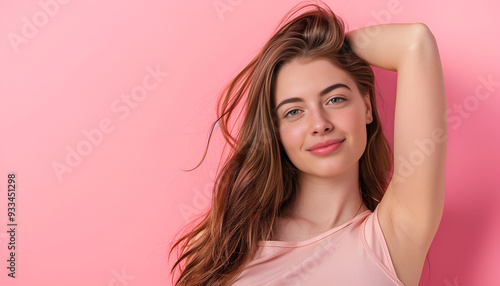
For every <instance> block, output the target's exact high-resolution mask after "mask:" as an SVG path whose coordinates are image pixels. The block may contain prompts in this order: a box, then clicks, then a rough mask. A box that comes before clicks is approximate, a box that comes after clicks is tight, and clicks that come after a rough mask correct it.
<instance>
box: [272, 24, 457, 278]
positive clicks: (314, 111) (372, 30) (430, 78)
mask: <svg viewBox="0 0 500 286" xmlns="http://www.w3.org/2000/svg"><path fill="white" fill-rule="evenodd" d="M347 38H348V41H349V42H350V44H351V46H352V48H353V50H354V52H355V53H356V54H357V55H359V56H360V57H362V58H363V59H365V60H366V61H367V62H368V63H369V64H371V65H373V66H377V67H380V68H383V69H387V70H392V71H397V73H398V79H397V99H396V112H395V126H394V127H395V128H394V170H395V172H394V176H393V179H392V180H391V182H390V184H389V186H388V188H387V191H386V194H385V196H384V198H383V199H382V201H381V202H380V205H379V212H378V219H379V221H380V225H381V228H382V231H383V233H384V236H385V239H386V242H387V245H388V248H389V252H390V254H391V258H392V261H393V264H394V268H395V270H396V273H397V275H398V277H399V279H400V280H401V281H402V282H403V284H404V285H418V282H419V280H420V275H421V273H422V268H423V264H424V260H425V256H426V254H427V252H428V250H429V247H430V245H431V243H432V240H433V239H434V236H435V234H436V232H437V229H438V227H439V223H440V221H441V217H442V213H443V207H444V188H445V163H446V141H447V140H446V135H447V131H446V129H447V122H446V119H445V118H444V117H443V115H444V114H445V113H446V96H445V90H444V82H443V75H442V68H441V62H440V58H439V52H438V48H437V44H436V41H435V39H434V36H433V34H432V33H431V31H430V30H429V29H428V27H427V26H425V25H424V24H420V23H416V24H388V25H379V26H374V27H367V28H363V29H359V30H355V31H352V32H350V33H349V34H348V35H347ZM318 69H319V70H322V73H320V74H324V73H328V74H329V75H330V77H323V78H321V75H320V74H317V76H316V77H314V78H312V77H311V78H308V74H310V73H314V71H315V70H316V71H317V70H318ZM304 70H305V71H306V72H304V73H302V74H301V73H300V71H304ZM318 76H320V79H319V80H317V78H318ZM335 80H337V81H339V82H341V83H344V84H346V85H347V86H349V87H351V88H350V89H346V88H338V89H336V90H335V91H333V92H331V93H328V94H326V95H324V96H322V97H319V96H318V92H319V91H320V90H321V89H322V88H323V87H325V86H327V85H328V84H329V83H330V82H332V81H335ZM301 82H302V83H304V84H303V85H302V86H306V87H307V88H306V89H302V90H299V91H298V94H294V93H293V92H297V89H296V88H294V84H295V87H297V86H300V85H297V84H300V83H301ZM280 83H281V85H280ZM305 83H307V84H305ZM291 97H300V98H302V101H296V102H290V103H287V104H283V105H282V106H281V107H280V108H279V109H278V110H277V114H278V116H279V119H278V125H279V128H280V139H281V141H282V144H283V146H284V148H285V150H286V151H287V154H289V157H290V159H291V160H292V162H293V163H294V164H295V165H296V166H297V168H298V169H299V170H301V173H300V175H299V178H300V179H299V181H300V185H299V192H298V197H297V201H296V204H295V205H294V206H293V208H292V209H291V210H290V212H289V214H288V218H287V219H284V220H283V221H281V222H279V224H278V229H279V231H278V234H279V235H278V239H279V240H286V241H300V240H305V239H308V238H311V237H313V236H315V235H318V234H320V233H323V232H325V231H327V230H328V229H331V228H332V227H335V226H338V225H341V224H343V223H345V222H347V221H349V220H350V219H352V217H354V216H356V215H358V214H360V213H362V212H363V211H365V210H366V207H365V206H364V205H362V206H361V208H360V202H361V196H360V193H359V186H358V185H357V180H358V173H357V170H358V169H357V168H358V161H357V160H359V157H358V156H360V155H361V154H362V152H361V153H360V150H362V149H360V148H361V147H362V146H361V144H360V142H362V140H363V138H362V135H361V134H362V133H361V132H360V130H361V131H363V124H368V123H369V122H370V120H371V118H370V116H371V106H369V103H368V104H367V102H366V100H365V97H364V95H362V94H360V93H359V91H358V90H357V89H356V88H353V87H352V79H349V77H345V76H344V75H343V74H342V73H341V72H339V71H338V70H336V69H335V67H334V66H333V67H331V66H329V65H328V64H327V63H325V62H324V61H323V62H322V61H321V60H319V61H318V60H315V61H309V62H298V61H296V62H292V63H289V64H287V65H285V66H284V67H283V69H282V70H281V71H280V72H279V73H278V77H277V91H276V103H275V104H278V103H280V102H281V101H283V100H284V99H287V98H291ZM335 97H345V98H346V101H343V100H336V99H334V98H335ZM287 112H290V113H287ZM287 114H288V115H287ZM353 121H354V123H353ZM332 138H335V139H345V141H343V142H342V143H341V147H339V148H338V150H336V151H334V152H332V153H331V154H328V155H326V156H318V155H315V154H311V152H310V151H308V149H310V147H311V146H312V145H314V144H316V143H318V142H322V141H324V140H327V139H332ZM424 143H425V144H427V145H426V146H427V147H428V150H429V152H426V153H423V152H421V151H420V150H419V146H421V145H422V144H424ZM364 144H366V143H364ZM419 151H420V152H421V154H424V156H420V157H418V158H417V157H416V156H417V155H416V154H417V153H418V152H419ZM290 154H291V156H290ZM419 154H420V153H419ZM327 157H328V158H330V159H329V160H325V158H327ZM412 158H413V159H412ZM415 158H417V159H419V160H418V161H417V160H416V159H415ZM402 159H405V160H402ZM405 161H406V162H408V161H411V162H418V164H417V163H414V164H413V165H412V167H413V168H412V171H411V172H408V171H404V170H407V169H404V168H403V167H404V166H402V164H404V162H405Z"/></svg>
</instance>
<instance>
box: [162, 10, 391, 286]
mask: <svg viewBox="0 0 500 286" xmlns="http://www.w3.org/2000/svg"><path fill="white" fill-rule="evenodd" d="M344 29H345V27H344V23H343V21H342V20H341V19H340V18H338V17H337V16H336V15H335V14H334V13H333V12H332V10H331V9H330V8H329V7H328V6H326V5H324V4H323V3H321V4H316V3H312V4H311V3H306V4H299V5H297V6H296V7H294V8H293V9H292V10H291V11H290V12H289V13H288V14H287V15H286V16H285V17H284V18H283V20H282V22H281V23H280V25H279V26H278V28H277V30H276V31H275V32H274V34H273V35H272V37H271V38H270V39H269V40H268V41H267V43H266V44H265V45H264V47H263V48H262V49H261V50H260V52H259V53H258V54H257V55H256V56H255V57H254V58H253V59H252V60H251V61H250V63H249V64H248V65H247V66H246V67H245V68H244V69H243V70H242V71H241V72H240V73H239V74H238V75H237V76H236V77H235V78H234V79H233V80H232V81H231V82H230V83H229V84H228V85H227V86H226V87H225V88H224V90H223V92H222V93H221V95H220V97H219V100H218V105H217V106H218V109H217V117H218V118H217V119H216V121H215V122H214V124H213V125H212V130H211V133H210V135H212V132H213V131H214V127H215V126H216V125H218V126H219V128H220V131H221V133H222V135H223V136H224V138H225V140H226V143H227V145H229V147H230V152H229V154H228V156H227V158H226V159H225V161H224V164H223V165H222V168H221V170H220V172H218V174H217V176H216V181H215V184H214V188H213V193H212V202H211V206H210V209H209V210H208V212H206V213H205V214H203V216H201V217H200V218H199V219H198V220H196V222H194V221H193V224H192V227H190V228H189V229H188V230H187V231H185V232H184V233H183V234H182V235H180V237H179V238H178V239H177V240H176V241H175V243H173V245H172V248H171V249H170V252H169V256H170V255H171V254H172V251H173V250H174V249H177V254H178V257H177V260H176V261H175V263H174V264H173V266H172V268H171V273H172V274H173V276H172V279H174V277H175V280H176V281H175V285H176V286H181V285H182V286H184V285H186V286H188V285H189V286H193V285H200V286H201V285H211V286H213V285H230V284H231V283H232V282H234V280H235V278H237V276H238V275H239V274H240V273H241V271H242V270H243V269H244V266H245V264H247V263H248V262H249V261H250V260H251V259H252V258H253V257H254V255H255V253H256V251H257V249H258V242H259V241H264V240H273V237H274V236H275V232H274V231H273V230H274V229H275V222H276V221H277V218H279V217H280V216H282V215H283V213H284V210H285V209H286V208H287V207H289V206H290V205H291V204H292V203H293V201H294V199H295V194H296V191H297V190H296V188H297V185H298V184H297V183H298V176H297V175H298V172H297V168H296V167H295V166H294V165H293V164H292V163H291V161H290V159H289V158H288V156H287V155H286V153H285V151H284V149H283V146H282V145H281V143H280V139H279V133H278V126H277V123H276V122H277V120H276V114H275V111H274V91H275V82H276V75H277V73H278V72H279V70H280V68H281V67H282V66H283V65H284V64H286V63H289V62H291V61H292V60H295V59H304V60H308V59H317V58H323V59H328V60H330V61H331V62H332V63H333V64H334V65H336V66H338V67H339V68H341V69H343V70H344V71H346V72H347V73H348V74H349V75H350V76H351V77H352V78H353V79H354V81H355V82H356V84H357V87H358V89H359V91H360V92H361V94H368V95H369V96H370V101H371V104H372V107H373V110H372V113H373V114H372V115H373V121H372V122H371V123H370V124H368V125H367V126H366V132H367V145H366V148H365V151H364V153H363V155H362V156H361V158H360V160H359V185H360V190H361V196H362V199H363V203H364V204H365V205H366V207H367V208H368V209H370V210H371V211H374V210H375V207H376V206H377V205H378V203H379V202H380V201H381V199H382V197H383V195H384V192H385V189H386V187H387V184H388V177H389V174H390V172H391V169H392V156H391V150H390V147H389V144H388V142H387V140H386V138H385V136H384V134H383V132H382V127H381V123H380V119H379V116H378V113H377V110H376V103H375V87H374V74H373V71H372V69H371V67H370V65H369V64H368V63H367V62H366V61H364V60H363V59H361V58H360V57H358V56H357V55H356V54H354V52H353V51H352V49H351V48H350V46H349V44H348V42H347V41H346V35H345V30H344ZM240 105H241V106H243V108H242V109H238V106H240ZM238 110H240V112H242V113H243V119H242V122H241V126H239V128H238V129H237V132H236V134H232V132H231V130H232V129H231V128H232V127H233V126H232V125H231V124H232V123H231V122H232V121H231V120H233V119H234V117H235V115H236V114H237V111H238ZM238 116H239V115H238ZM233 124H234V123H233ZM210 138H211V136H210ZM210 138H209V140H208V143H209V142H210ZM208 143H207V146H206V149H205V155H206V152H207V149H208ZM205 155H204V157H205ZM204 157H203V158H204ZM202 161H203V159H202ZM200 164H201V162H200ZM200 164H198V166H199V165H200ZM195 168H196V167H195Z"/></svg>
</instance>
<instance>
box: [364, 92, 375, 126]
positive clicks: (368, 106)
mask: <svg viewBox="0 0 500 286" xmlns="http://www.w3.org/2000/svg"><path fill="white" fill-rule="evenodd" d="M363 101H364V102H365V106H366V124H370V123H372V122H373V112H372V103H371V101H370V94H369V93H366V94H365V95H363Z"/></svg>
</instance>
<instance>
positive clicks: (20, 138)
mask: <svg viewBox="0 0 500 286" xmlns="http://www.w3.org/2000/svg"><path fill="white" fill-rule="evenodd" d="M189 2H191V3H189ZM296 3H298V1H284V0H281V1H272V2H271V1H264V0H258V1H242V0H216V1H175V2H174V1H160V0H144V1H95V0H93V1H89V0H87V1H76V0H75V1H68V0H65V1H62V0H61V1H59V2H56V1H55V0H41V1H2V2H1V3H0V11H1V12H0V19H1V22H0V35H1V36H2V41H1V43H0V99H1V102H0V108H1V110H0V118H1V120H0V124H1V125H0V128H1V129H0V132H1V133H0V134H2V140H1V141H0V142H1V143H0V144H1V145H0V151H1V161H0V163H1V172H0V174H1V176H2V178H3V179H1V180H0V181H2V182H3V183H2V187H1V188H2V189H3V190H4V191H2V192H0V193H2V195H0V284H1V285H73V286H84V285H85V286H87V285H102V286H105V285H106V286H113V285H114V286H118V285H123V286H128V285H129V286H134V285H141V286H142V285H170V282H169V280H170V276H169V272H168V271H167V269H169V268H170V265H171V263H170V262H168V261H167V260H166V252H167V249H168V246H169V244H170V242H171V240H172V238H173V236H174V235H175V234H176V232H177V231H179V230H180V227H182V226H183V225H185V224H186V223H187V222H188V221H189V219H191V218H192V217H193V215H196V214H199V213H201V212H202V211H203V210H204V209H205V208H206V207H207V206H208V202H209V197H210V191H211V187H212V185H213V178H214V171H215V170H216V168H217V160H218V158H219V156H220V153H221V149H222V148H221V146H222V145H221V142H222V141H221V137H220V134H219V132H216V133H215V139H214V142H213V144H211V146H210V150H209V154H208V156H207V160H206V161H205V163H204V164H203V165H202V166H201V167H199V168H198V169H197V170H195V171H193V172H191V173H185V172H183V171H181V168H184V169H188V168H192V167H194V166H195V165H196V164H197V163H198V161H199V159H200V158H201V156H202V154H203V150H204V149H203V148H204V146H205V143H206V139H207V135H208V130H209V127H210V124H211V123H212V121H213V120H214V118H215V101H216V97H217V95H218V92H219V91H220V90H221V89H222V87H223V86H224V85H225V84H226V83H227V82H228V81H229V80H230V79H231V78H232V77H234V76H235V75H236V73H237V72H238V71H239V70H240V69H241V68H243V67H244V66H245V65H246V63H248V62H249V61H250V59H251V58H252V57H253V56H254V55H255V54H256V53H257V51H258V50H259V49H260V47H261V46H262V45H263V44H264V42H265V41H266V40H267V39H268V37H269V36H270V34H271V33H272V31H273V29H274V28H275V27H276V25H277V24H278V22H279V21H280V20H281V18H282V17H283V16H284V14H285V13H286V12H287V11H288V10H289V9H290V8H291V7H293V6H294V5H295V4H296ZM327 3H328V4H329V5H330V6H331V8H332V9H333V10H334V11H335V12H337V14H338V15H339V16H341V17H343V18H344V19H345V20H346V22H347V23H348V24H349V27H350V28H351V29H353V28H358V27H362V26H366V25H372V24H377V23H387V22H423V23H426V24H427V25H428V26H429V27H430V28H431V30H432V31H433V33H434V34H435V36H436V38H437V41H438V44H439V47H440V51H441V56H442V63H443V68H444V73H445V80H446V89H447V96H448V108H449V111H450V113H449V117H450V125H449V143H448V162H447V186H446V205H445V211H444V216H443V220H442V223H441V226H440V229H439V231H438V233H437V235H436V238H435V240H434V242H433V244H432V246H431V249H430V253H429V258H430V265H429V264H428V263H427V262H426V264H425V266H424V273H423V276H422V279H421V285H446V286H449V285H499V283H500V272H499V271H498V266H499V262H500V258H499V257H500V244H499V243H498V241H500V230H499V227H498V226H499V225H500V208H498V205H499V199H500V194H499V187H500V172H499V170H500V163H499V162H500V151H499V146H500V132H499V131H500V115H499V114H500V112H499V111H500V68H499V63H500V52H499V51H500V37H499V34H498V27H500V18H499V17H498V12H500V9H499V8H500V4H498V3H494V1H486V0H482V1H430V0H426V1H424V0H419V1H410V0H380V1H368V0H366V1H348V0H338V1H327ZM214 5H220V7H223V6H224V5H225V6H224V7H225V8H226V10H225V11H219V12H218V11H217V10H216V8H215V6H214ZM148 70H149V71H148ZM151 70H158V71H156V72H151ZM376 72H377V75H378V80H377V82H378V86H379V89H380V92H381V94H382V96H383V99H382V100H381V101H380V102H381V107H380V108H381V113H382V118H383V120H384V122H385V124H386V126H387V127H386V132H387V134H388V135H389V137H391V140H392V136H391V135H390V134H391V133H392V124H393V122H392V116H393V112H394V111H393V108H394V97H395V74H394V73H391V72H386V71H380V70H377V71H376ZM153 75H154V77H153ZM488 78H489V81H490V85H488V86H486V85H485V84H484V82H488ZM131 93H132V94H133V95H134V97H133V98H132V99H130V100H129V99H127V98H128V96H129V95H130V94H131ZM481 94H489V96H488V98H484V97H482V96H481ZM479 97H481V98H479ZM423 116H425V115H423ZM85 134H87V136H86V135H85ZM88 134H92V135H91V136H90V135H88ZM99 134H100V135H99ZM88 138H91V139H88ZM75 150H79V152H81V154H83V155H82V156H80V158H79V159H78V158H77V157H75V156H74V154H73V152H75ZM67 160H69V161H67ZM55 165H57V166H59V167H61V166H63V165H64V166H65V168H66V169H61V170H62V171H60V173H59V174H58V173H57V172H56V171H55V170H54V166H55ZM9 172H15V173H16V176H17V182H16V192H17V193H16V203H17V205H16V221H17V223H18V226H17V228H16V232H17V233H16V247H17V248H16V258H17V260H16V276H17V278H16V279H11V278H8V277H7V269H6V267H7V263H6V260H7V259H8V255H9V254H8V253H9V251H8V250H7V245H6V244H7V243H8V239H9V237H8V236H7V233H6V231H7V230H8V229H7V192H6V189H7V174H8V173H9ZM429 267H430V269H431V272H430V273H429ZM427 281H429V284H427ZM424 282H425V283H424Z"/></svg>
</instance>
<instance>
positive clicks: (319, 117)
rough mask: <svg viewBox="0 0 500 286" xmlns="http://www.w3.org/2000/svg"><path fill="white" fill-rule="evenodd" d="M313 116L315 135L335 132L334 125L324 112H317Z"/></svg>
mask: <svg viewBox="0 0 500 286" xmlns="http://www.w3.org/2000/svg"><path fill="white" fill-rule="evenodd" d="M310 114H311V117H310V118H311V131H312V133H313V134H314V135H322V134H326V133H328V132H330V131H332V130H333V124H332V122H331V121H330V119H329V118H328V117H327V114H326V112H325V111H324V110H317V111H313V112H311V113H310Z"/></svg>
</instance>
